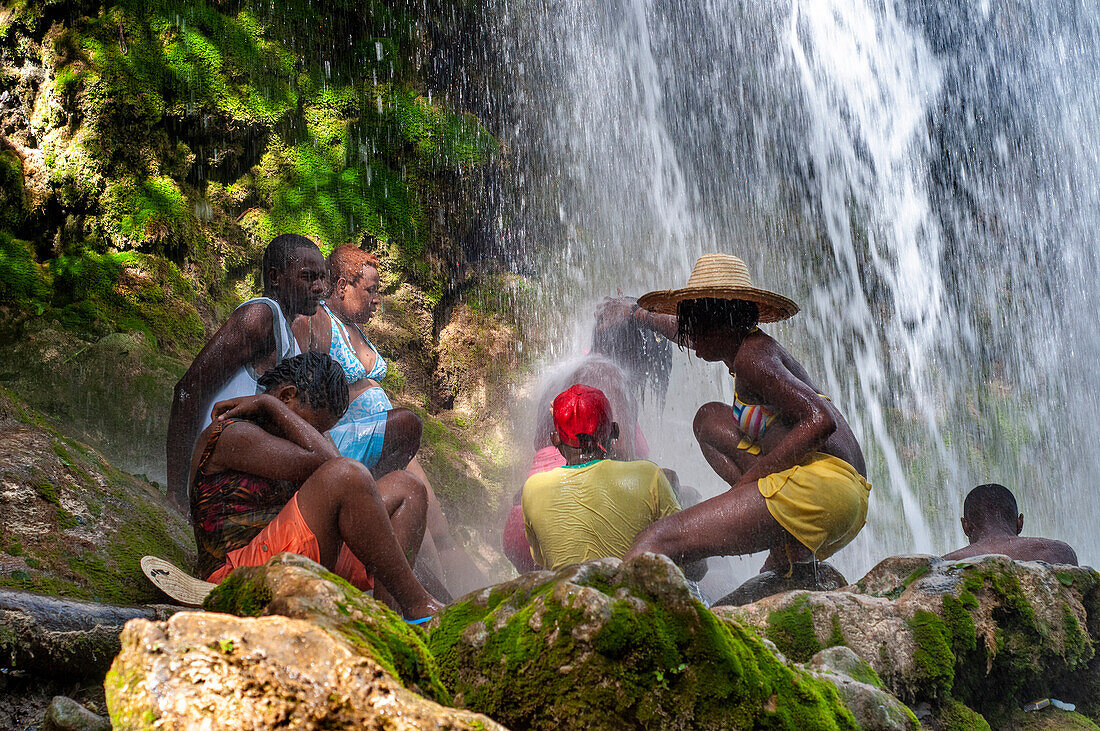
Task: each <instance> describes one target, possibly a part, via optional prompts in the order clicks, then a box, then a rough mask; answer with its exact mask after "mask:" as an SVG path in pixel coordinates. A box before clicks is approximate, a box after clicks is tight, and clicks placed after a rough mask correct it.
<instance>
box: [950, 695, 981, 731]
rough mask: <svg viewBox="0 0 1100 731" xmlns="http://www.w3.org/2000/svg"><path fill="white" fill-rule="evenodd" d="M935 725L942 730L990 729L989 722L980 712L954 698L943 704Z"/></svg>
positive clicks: (971, 730) (972, 730)
mask: <svg viewBox="0 0 1100 731" xmlns="http://www.w3.org/2000/svg"><path fill="white" fill-rule="evenodd" d="M937 727H938V728H940V729H942V730H943V731H990V730H989V723H988V722H987V721H986V720H985V719H984V718H982V715H981V714H980V713H978V712H977V711H975V710H973V709H971V708H969V707H967V706H965V705H963V704H962V703H959V702H958V701H956V700H950V701H948V702H947V703H945V704H944V706H943V708H942V709H941V710H940V713H939V724H938V726H937Z"/></svg>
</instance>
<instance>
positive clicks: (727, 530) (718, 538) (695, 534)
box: [626, 485, 790, 564]
mask: <svg viewBox="0 0 1100 731" xmlns="http://www.w3.org/2000/svg"><path fill="white" fill-rule="evenodd" d="M789 537H790V534H789V533H787V531H786V530H784V529H783V526H781V525H779V523H777V522H776V520H775V518H773V517H772V515H771V513H769V512H768V506H767V505H766V504H765V502H764V496H763V495H761V494H760V491H759V490H757V489H756V486H755V485H744V486H742V487H739V488H736V489H731V490H729V491H727V492H724V493H722V494H721V495H718V496H717V497H712V498H711V499H710V500H704V501H703V502H701V503H699V504H698V505H696V506H694V507H691V508H688V509H687V510H683V511H681V512H679V513H676V514H675V515H670V516H668V517H667V518H661V519H660V520H658V521H657V522H656V523H653V524H651V525H650V526H648V527H647V528H645V529H644V530H643V531H642V532H641V533H639V534H638V535H637V537H636V538H635V539H634V545H633V546H631V548H630V550H629V551H628V552H627V554H626V558H631V557H633V556H637V555H638V554H641V553H645V552H647V551H648V552H651V553H663V554H665V555H666V556H668V557H669V558H671V559H672V560H673V561H675V562H676V563H678V564H684V563H690V562H692V561H697V560H699V559H702V558H706V557H707V556H730V555H738V554H745V553H756V552H757V551H765V550H769V549H772V548H774V547H780V548H781V547H782V546H783V544H784V543H785V542H786V540H787V539H788V538H789Z"/></svg>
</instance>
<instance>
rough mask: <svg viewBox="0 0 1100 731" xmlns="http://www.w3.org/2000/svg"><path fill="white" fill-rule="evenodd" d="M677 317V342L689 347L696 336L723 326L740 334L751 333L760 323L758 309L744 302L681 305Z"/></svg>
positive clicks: (709, 300)
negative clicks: (686, 344) (687, 344)
mask: <svg viewBox="0 0 1100 731" xmlns="http://www.w3.org/2000/svg"><path fill="white" fill-rule="evenodd" d="M676 317H677V319H678V322H677V325H676V336H677V337H676V339H677V340H679V341H680V342H681V343H691V342H692V341H693V340H695V337H696V336H697V335H699V334H701V333H704V332H709V331H710V330H712V329H714V328H716V327H721V326H723V325H725V326H727V327H729V328H731V329H733V330H734V331H739V332H748V331H749V330H752V329H753V328H754V327H756V326H757V324H759V322H760V308H759V307H757V306H756V303H755V302H748V301H747V300H727V299H717V298H714V297H700V298H699V299H692V300H684V301H682V302H680V304H679V305H677V306H676Z"/></svg>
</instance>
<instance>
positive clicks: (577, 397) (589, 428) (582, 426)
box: [552, 383, 611, 452]
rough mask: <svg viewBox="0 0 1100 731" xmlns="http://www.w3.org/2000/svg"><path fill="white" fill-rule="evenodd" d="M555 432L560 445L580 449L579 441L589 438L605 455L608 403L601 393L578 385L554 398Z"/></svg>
mask: <svg viewBox="0 0 1100 731" xmlns="http://www.w3.org/2000/svg"><path fill="white" fill-rule="evenodd" d="M552 410H553V412H554V428H555V429H557V431H558V436H559V437H561V440H562V442H564V443H565V444H568V445H569V446H570V447H580V446H581V441H580V439H578V437H579V436H580V435H581V434H585V435H587V436H589V437H592V440H593V442H595V444H596V446H597V447H599V449H600V451H601V452H607V446H606V443H607V440H608V438H609V437H610V436H611V402H610V401H608V400H607V396H604V395H603V391H601V390H600V389H598V388H592V387H591V386H585V385H583V384H580V383H577V384H574V385H572V386H570V387H569V388H568V389H566V390H565V391H562V392H561V393H559V394H558V395H557V396H556V397H555V398H554V407H553V409H552Z"/></svg>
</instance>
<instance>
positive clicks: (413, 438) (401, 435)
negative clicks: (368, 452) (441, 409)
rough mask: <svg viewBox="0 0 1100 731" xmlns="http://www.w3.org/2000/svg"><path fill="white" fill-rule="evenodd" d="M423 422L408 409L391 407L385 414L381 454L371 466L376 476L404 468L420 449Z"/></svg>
mask: <svg viewBox="0 0 1100 731" xmlns="http://www.w3.org/2000/svg"><path fill="white" fill-rule="evenodd" d="M423 433H424V424H423V422H421V421H420V417H419V416H417V415H416V414H414V413H413V412H411V411H409V410H408V409H391V410H390V412H389V414H387V415H386V436H385V438H384V439H383V440H382V455H381V456H380V457H379V458H378V463H377V464H375V465H374V467H372V468H371V473H372V474H373V475H374V476H375V477H376V478H377V477H382V476H383V475H386V474H389V473H390V472H393V471H394V470H403V469H405V468H406V467H407V466H408V464H409V461H410V460H411V459H412V458H413V457H415V456H416V452H417V451H418V450H419V449H420V438H421V436H422V435H423Z"/></svg>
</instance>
